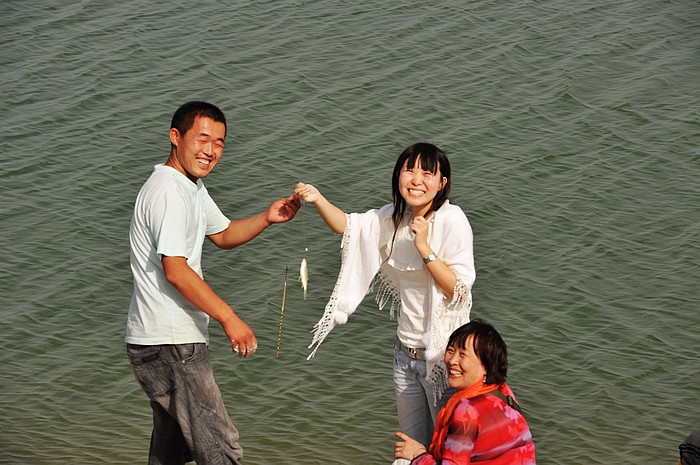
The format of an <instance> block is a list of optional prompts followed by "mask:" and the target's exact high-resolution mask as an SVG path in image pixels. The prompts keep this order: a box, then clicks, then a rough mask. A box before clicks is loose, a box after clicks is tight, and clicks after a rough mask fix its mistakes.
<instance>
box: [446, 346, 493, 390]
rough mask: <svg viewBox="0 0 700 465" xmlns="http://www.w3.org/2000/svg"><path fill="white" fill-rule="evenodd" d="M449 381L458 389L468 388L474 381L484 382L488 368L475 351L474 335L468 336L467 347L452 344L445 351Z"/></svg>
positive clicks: (451, 385)
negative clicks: (486, 368)
mask: <svg viewBox="0 0 700 465" xmlns="http://www.w3.org/2000/svg"><path fill="white" fill-rule="evenodd" d="M445 365H446V366H447V383H448V384H449V385H450V387H453V388H455V389H457V390H460V389H466V388H468V387H469V386H471V385H472V384H474V383H477V382H482V381H483V379H484V375H486V370H485V369H484V366H483V365H482V364H481V360H479V357H477V356H476V353H474V344H473V338H472V336H469V338H467V342H466V347H455V346H454V345H450V346H448V347H447V350H446V351H445Z"/></svg>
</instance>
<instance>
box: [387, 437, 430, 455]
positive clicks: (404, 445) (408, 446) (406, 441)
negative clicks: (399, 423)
mask: <svg viewBox="0 0 700 465" xmlns="http://www.w3.org/2000/svg"><path fill="white" fill-rule="evenodd" d="M394 436H396V437H397V438H399V439H403V441H398V442H397V443H396V445H395V446H394V458H395V459H406V460H413V459H415V458H416V457H418V456H419V455H421V454H424V453H425V452H426V450H425V447H424V446H423V444H421V443H420V442H418V441H416V440H415V439H413V438H410V437H409V436H407V435H406V434H404V433H401V432H398V433H394Z"/></svg>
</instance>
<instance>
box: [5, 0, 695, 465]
mask: <svg viewBox="0 0 700 465" xmlns="http://www.w3.org/2000/svg"><path fill="white" fill-rule="evenodd" d="M229 3H230V4H224V3H219V2H213V1H204V2H197V3H195V4H191V3H183V2H149V3H148V4H145V3H142V2H135V1H127V2H120V3H110V2H98V1H89V0H85V1H67V0H66V1H62V2H53V1H34V0H28V1H4V2H2V3H0V31H1V33H0V65H1V68H0V69H2V72H1V73H0V102H1V103H0V115H2V130H1V131H0V153H2V154H3V155H4V156H3V157H2V160H0V173H2V175H3V179H4V182H3V184H2V186H1V187H0V198H1V199H2V201H1V203H0V218H1V220H2V221H1V223H0V224H1V228H2V229H1V231H0V248H1V250H2V251H3V252H4V257H5V260H4V263H3V265H2V266H1V267H0V282H2V291H1V292H0V309H2V315H3V318H2V320H0V331H1V334H2V348H3V350H2V359H0V360H2V362H3V363H2V366H3V370H2V374H0V386H2V387H1V388H0V389H2V391H1V392H2V396H1V397H0V409H1V410H2V412H3V414H2V419H0V449H1V450H3V451H4V453H3V456H2V458H0V461H2V462H4V463H13V464H14V463H20V464H59V463H60V464H63V463H75V464H101V463H112V464H132V463H134V464H135V463H145V458H146V455H147V450H148V441H149V435H150V428H151V419H150V409H149V406H148V402H147V399H146V397H145V395H144V394H143V392H142V391H141V390H140V388H139V387H138V385H137V384H136V381H135V380H134V379H133V376H132V374H131V371H130V367H129V365H128V361H127V359H126V355H125V347H124V342H123V338H124V325H125V321H126V312H127V307H128V304H129V299H130V295H131V275H130V271H129V267H128V259H129V257H128V244H127V242H128V241H127V233H128V225H129V219H130V215H131V207H132V204H133V201H134V199H135V196H136V193H137V191H138V188H139V187H140V185H141V184H142V183H143V182H144V181H145V179H146V178H147V177H148V175H149V174H150V171H151V169H152V166H153V165H154V164H156V163H161V162H163V161H164V160H165V158H166V157H167V153H168V148H169V144H168V140H167V131H168V125H169V122H170V117H171V116H172V113H173V111H174V110H175V109H176V108H177V106H178V105H180V104H181V103H183V102H184V101H186V100H191V99H205V100H209V101H212V102H213V103H216V104H217V105H219V106H220V107H221V108H222V109H223V110H224V111H225V112H226V114H227V116H228V118H229V138H228V141H227V145H226V152H225V155H224V158H223V160H222V162H221V163H220V164H219V165H218V166H217V168H216V171H215V172H214V174H213V175H212V176H210V177H209V178H207V186H208V188H209V191H210V192H211V194H212V195H213V197H214V198H215V199H216V200H217V201H218V203H219V205H220V206H221V208H222V210H224V212H226V213H227V214H228V215H229V216H231V217H233V218H236V217H242V216H247V215H251V214H254V213H257V212H259V211H260V210H262V209H264V208H265V207H266V206H267V205H268V204H269V202H271V201H272V200H273V199H275V198H277V197H281V196H285V195H288V194H289V193H291V191H292V188H293V184H294V183H295V182H296V181H298V180H303V181H305V182H311V183H314V184H316V185H317V186H318V187H319V188H320V189H321V190H322V192H324V194H325V195H326V196H327V197H328V198H329V199H331V200H332V201H334V202H335V203H336V204H337V205H339V206H340V207H342V208H343V209H345V210H346V211H364V210H366V209H368V208H373V207H379V206H381V205H383V204H385V203H387V202H389V201H390V173H391V168H392V167H393V163H394V161H395V159H396V157H397V155H398V154H399V152H400V151H401V150H402V149H403V148H404V147H405V146H407V145H409V144H411V143H413V142H417V141H419V140H428V141H431V142H434V143H436V144H437V145H439V146H441V147H442V148H444V149H445V150H446V151H447V152H448V154H449V156H450V159H451V161H452V165H453V189H452V195H451V201H452V202H453V203H456V204H458V205H460V206H461V207H462V208H463V210H464V211H465V212H466V213H467V215H468V217H469V219H470V221H471V223H472V227H473V229H474V234H475V256H476V266H477V281H476V284H475V288H474V309H473V311H472V315H473V316H479V317H483V318H485V319H487V320H489V321H490V322H492V323H493V324H495V325H496V327H497V328H498V329H499V330H500V332H501V333H502V334H503V336H504V338H505V340H506V342H507V343H508V345H509V351H510V370H509V384H510V385H511V387H512V388H513V389H514V391H515V393H516V395H517V396H518V399H519V401H520V403H521V405H522V406H523V407H524V409H525V411H526V414H527V418H528V422H529V424H530V427H531V429H532V432H533V436H534V438H535V443H536V447H537V456H538V462H539V463H540V464H545V465H546V464H567V465H569V464H584V465H585V464H596V463H600V464H610V463H659V464H663V463H666V464H672V463H676V461H677V460H678V444H679V443H680V442H681V441H682V440H683V439H685V437H686V436H687V435H688V434H689V433H690V432H691V431H693V430H695V429H698V428H700V414H699V412H700V389H699V388H698V386H699V385H700V375H698V373H699V372H700V370H699V368H700V367H699V366H698V356H697V350H698V344H699V342H700V338H699V337H698V330H697V327H698V323H699V317H698V302H699V301H700V287H699V285H698V275H699V270H700V245H699V240H700V200H699V194H700V183H699V182H698V177H699V176H700V150H699V149H698V147H700V116H699V115H698V108H700V86H699V85H698V84H699V78H700V32H699V31H700V27H699V26H700V4H698V3H697V2H694V1H689V0H686V1H646V0H643V1H635V2H632V1H627V2H617V3H610V2H603V1H592V0H583V1H579V2H564V1H512V2H489V1H472V2H458V1H442V2H434V1H424V2H407V1H398V2H391V3H379V2H366V1H358V2H333V1H328V0H315V1H303V0H300V1H292V2H229ZM339 243H340V237H339V236H338V235H334V234H332V233H331V232H329V231H328V230H327V229H326V228H325V226H324V225H323V223H322V221H321V220H320V219H319V218H318V215H317V214H316V213H315V212H314V210H313V209H312V208H309V207H305V208H303V209H302V210H301V212H300V213H299V215H298V217H297V218H296V219H295V220H294V221H293V222H292V223H288V224H284V225H278V226H275V227H272V228H270V229H269V230H268V231H266V232H265V233H263V234H262V235H261V236H260V237H258V238H257V239H256V240H255V241H253V242H252V243H250V244H247V245H245V246H243V247H241V248H239V249H236V250H233V251H219V250H215V248H214V247H212V246H211V245H209V244H208V245H206V247H205V257H204V267H205V275H206V277H207V280H208V281H209V282H210V284H211V285H212V287H213V288H214V289H215V290H216V291H217V292H219V293H220V295H222V297H224V298H225V299H226V300H227V301H228V302H230V303H231V304H232V305H233V306H234V308H236V310H237V311H238V313H239V314H240V315H241V316H242V317H243V318H244V319H246V321H247V322H248V323H249V324H250V326H251V327H252V328H253V330H254V331H255V332H256V334H257V336H258V340H259V343H260V349H259V350H258V353H257V354H256V355H255V357H253V358H252V359H249V360H245V361H240V360H239V359H238V358H236V357H234V356H232V354H231V353H230V351H229V349H228V347H227V344H226V340H225V337H224V335H223V332H222V331H221V329H220V328H219V327H217V326H215V325H211V336H212V343H211V351H212V357H213V364H214V371H215V375H216V377H217V380H218V383H219V386H220V387H221V390H222V392H223V395H224V398H225V400H226V403H227V407H228V408H229V412H230V414H231V416H232V418H233V419H234V422H235V423H236V425H237V426H238V428H239V429H240V431H241V438H242V439H241V440H242V444H243V447H244V449H245V452H246V463H249V464H279V463H285V464H345V463H356V464H371V465H373V464H378V465H380V464H387V463H390V461H391V456H392V445H393V441H394V438H393V432H394V431H395V429H396V427H397V426H396V418H395V410H394V400H393V391H392V390H393V387H392V381H391V344H392V334H393V333H394V330H395V327H394V325H395V323H394V322H391V321H389V319H388V315H387V314H386V312H379V311H377V310H376V309H375V307H374V306H373V305H372V302H371V299H367V300H366V302H365V303H364V304H363V305H362V306H361V308H360V309H359V310H358V312H356V313H355V314H354V315H353V316H352V318H351V319H350V321H349V322H348V324H347V325H345V326H343V327H339V328H337V329H336V330H334V331H333V333H332V334H331V336H330V337H329V339H328V340H327V341H326V342H325V343H324V345H323V346H322V348H321V350H320V352H319V353H318V354H317V356H316V358H314V359H313V360H312V361H306V355H307V354H308V349H307V345H308V344H309V343H310V342H311V333H310V331H311V328H312V327H313V324H314V323H315V322H316V321H317V320H318V318H319V317H320V315H321V313H322V312H323V307H324V305H325V302H326V300H327V299H328V297H329V295H330V292H331V290H332V287H333V283H334V280H335V277H336V274H337V271H338V267H339ZM305 248H308V249H309V251H308V252H307V253H306V255H305V252H304V249H305ZM303 256H306V257H307V259H308V261H309V274H310V284H309V297H308V298H307V300H303V298H302V294H301V290H300V288H298V287H297V283H296V282H294V279H293V278H292V279H290V285H289V291H288V295H287V302H286V310H285V318H284V329H283V333H282V340H281V353H280V357H279V358H277V359H276V358H275V357H274V352H275V348H276V344H277V335H278V328H279V308H280V302H281V296H282V286H283V278H284V270H285V267H289V269H290V276H295V272H296V270H297V269H298V265H299V262H300V261H301V258H302V257H303Z"/></svg>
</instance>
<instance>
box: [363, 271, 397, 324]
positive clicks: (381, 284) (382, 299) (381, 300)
mask: <svg viewBox="0 0 700 465" xmlns="http://www.w3.org/2000/svg"><path fill="white" fill-rule="evenodd" d="M375 289H376V291H375ZM369 291H370V292H373V291H374V292H375V295H374V301H375V302H376V303H377V306H378V307H379V310H384V307H386V304H387V303H388V304H391V306H390V307H389V316H390V317H391V319H392V320H394V319H396V318H397V317H398V313H399V311H400V310H401V294H399V290H398V289H396V287H395V286H394V283H392V282H391V280H390V279H389V277H388V276H387V275H386V274H384V272H383V271H381V270H379V273H377V275H376V276H375V277H374V280H373V281H372V285H371V286H370V288H369Z"/></svg>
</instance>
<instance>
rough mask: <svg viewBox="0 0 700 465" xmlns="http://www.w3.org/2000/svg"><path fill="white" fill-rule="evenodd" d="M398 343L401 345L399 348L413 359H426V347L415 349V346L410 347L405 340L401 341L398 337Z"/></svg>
mask: <svg viewBox="0 0 700 465" xmlns="http://www.w3.org/2000/svg"><path fill="white" fill-rule="evenodd" d="M396 345H397V346H398V347H399V349H401V352H403V353H404V354H406V355H408V356H409V357H411V358H412V359H415V360H425V349H423V348H420V349H414V348H413V347H408V346H407V345H405V344H404V343H403V342H401V341H400V340H399V338H398V337H397V338H396Z"/></svg>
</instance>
